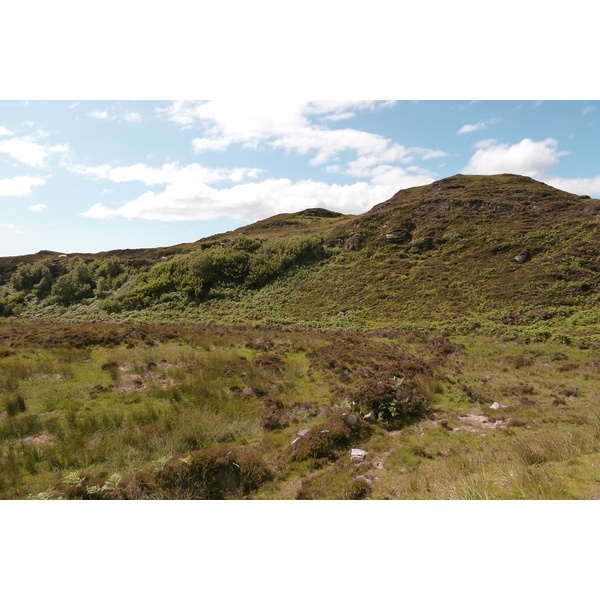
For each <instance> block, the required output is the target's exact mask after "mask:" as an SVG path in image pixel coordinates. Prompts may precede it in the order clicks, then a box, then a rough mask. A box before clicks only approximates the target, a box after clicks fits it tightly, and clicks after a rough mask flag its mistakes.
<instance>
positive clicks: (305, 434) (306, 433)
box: [298, 429, 310, 437]
mask: <svg viewBox="0 0 600 600" xmlns="http://www.w3.org/2000/svg"><path fill="white" fill-rule="evenodd" d="M309 432H310V429H301V430H300V431H299V432H298V435H299V436H300V437H305V436H307V435H308V434H309Z"/></svg>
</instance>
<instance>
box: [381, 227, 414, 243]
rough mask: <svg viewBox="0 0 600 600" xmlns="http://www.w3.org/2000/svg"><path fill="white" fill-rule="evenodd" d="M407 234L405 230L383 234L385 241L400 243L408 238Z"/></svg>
mask: <svg viewBox="0 0 600 600" xmlns="http://www.w3.org/2000/svg"><path fill="white" fill-rule="evenodd" d="M409 235H410V234H409V233H408V231H406V230H403V231H394V232H393V233H386V234H385V241H386V242H390V243H391V244H402V243H404V242H406V240H408V238H409Z"/></svg>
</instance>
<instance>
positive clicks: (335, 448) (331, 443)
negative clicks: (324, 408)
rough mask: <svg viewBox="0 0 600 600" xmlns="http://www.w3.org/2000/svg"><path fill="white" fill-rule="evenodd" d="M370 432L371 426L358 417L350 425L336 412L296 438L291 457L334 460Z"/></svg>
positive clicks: (300, 459) (296, 459)
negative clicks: (352, 425) (352, 424)
mask: <svg viewBox="0 0 600 600" xmlns="http://www.w3.org/2000/svg"><path fill="white" fill-rule="evenodd" d="M371 433H372V427H371V426H370V425H369V424H367V423H365V422H364V421H362V420H360V419H359V420H358V423H357V424H356V425H355V426H354V427H351V426H350V425H349V424H348V423H347V422H346V420H344V417H343V413H340V412H337V413H334V414H333V415H331V416H330V417H329V419H327V420H326V421H324V422H323V423H321V424H319V425H316V426H314V427H313V428H312V429H311V431H309V432H308V433H307V434H306V435H305V436H301V437H300V438H298V439H297V440H296V442H295V443H294V444H293V445H292V447H291V459H292V460H293V461H303V460H308V459H327V460H335V459H336V458H338V457H339V455H340V452H341V451H344V450H347V449H348V448H349V446H350V444H351V443H354V442H358V441H359V440H361V439H364V438H367V437H369V436H370V435H371Z"/></svg>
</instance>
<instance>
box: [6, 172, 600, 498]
mask: <svg viewBox="0 0 600 600" xmlns="http://www.w3.org/2000/svg"><path fill="white" fill-rule="evenodd" d="M599 220H600V200H596V199H592V198H589V197H582V196H577V195H574V194H569V193H567V192H563V191H561V190H557V189H555V188H552V187H550V186H547V185H545V184H542V183H540V182H537V181H535V180H533V179H530V178H527V177H522V176H516V175H508V174H507V175H495V176H465V175H457V176H454V177H450V178H447V179H444V180H441V181H438V182H435V183H433V184H431V185H428V186H421V187H418V188H411V189H408V190H402V191H400V192H398V194H396V195H395V196H393V197H392V198H391V199H390V200H388V201H386V202H384V203H382V204H379V205H377V206H375V207H374V208H373V209H371V210H370V211H368V212H367V213H365V214H363V215H358V216H354V215H342V214H339V213H334V212H331V211H328V210H325V209H307V210H305V211H301V212H299V213H294V214H284V215H277V216H274V217H271V218H269V219H265V220H263V221H259V222H257V223H254V224H252V225H249V226H247V227H243V228H241V229H238V230H236V231H234V232H229V233H224V234H219V235H215V236H212V237H210V238H205V239H203V240H200V241H198V242H195V243H192V244H181V245H179V246H173V247H170V248H155V249H141V250H116V251H112V252H105V253H100V254H96V255H86V254H76V255H64V254H60V253H58V252H51V251H42V252H40V253H38V254H36V255H30V256H23V257H5V258H0V315H1V318H0V497H2V498H66V499H111V498H114V499H145V498H165V499H168V498H197V499H204V498H206V499H208V498H214V499H221V498H257V499H275V498H277V499H292V498H296V499H365V498H372V499H382V498H417V499H426V498H436V499H442V498H444V499H445V498H449V499H450V498H451V499H460V498H468V499H479V498H499V499H504V498H507V499H508V498H511V499H521V498H522V499H525V498H538V499H539V498H559V499H571V498H597V497H598V496H599V495H600V489H599V487H598V481H600V463H599V459H600V389H599V388H600V386H599V381H600V373H599V367H600V305H599V300H600V286H599V284H600V253H599V252H598V248H599V245H600V233H599V227H598V226H599Z"/></svg>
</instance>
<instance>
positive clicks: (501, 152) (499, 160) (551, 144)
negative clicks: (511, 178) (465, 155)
mask: <svg viewBox="0 0 600 600" xmlns="http://www.w3.org/2000/svg"><path fill="white" fill-rule="evenodd" d="M476 147H478V150H477V151H476V152H475V154H474V155H473V156H472V157H471V160H470V161H469V164H468V165H467V166H466V168H465V169H464V170H463V171H462V172H463V173H467V174H473V175H493V174H497V173H516V174H519V175H527V176H530V177H535V176H538V175H540V174H541V173H545V172H546V171H549V170H551V169H553V168H555V167H556V166H558V163H559V160H558V159H559V157H560V156H564V155H565V154H568V153H567V152H559V151H558V142H557V141H556V140H554V139H552V138H547V139H545V140H542V141H541V142H534V141H532V140H530V139H528V138H525V139H523V140H521V141H520V142H518V143H517V144H513V145H512V146H509V145H508V144H503V143H498V142H494V141H493V140H486V142H485V144H484V145H482V144H478V145H476Z"/></svg>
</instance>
